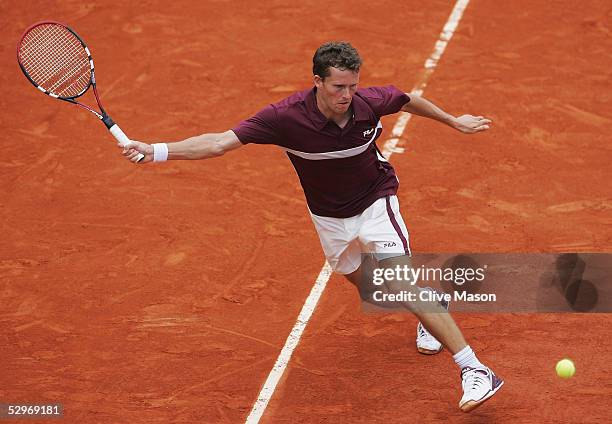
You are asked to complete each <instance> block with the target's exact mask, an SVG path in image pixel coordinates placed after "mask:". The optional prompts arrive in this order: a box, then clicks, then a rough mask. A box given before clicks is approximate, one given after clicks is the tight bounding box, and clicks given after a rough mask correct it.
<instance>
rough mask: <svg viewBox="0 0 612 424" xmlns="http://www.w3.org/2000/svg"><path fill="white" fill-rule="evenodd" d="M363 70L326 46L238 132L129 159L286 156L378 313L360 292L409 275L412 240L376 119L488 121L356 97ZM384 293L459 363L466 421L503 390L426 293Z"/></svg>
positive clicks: (342, 267) (135, 148)
mask: <svg viewBox="0 0 612 424" xmlns="http://www.w3.org/2000/svg"><path fill="white" fill-rule="evenodd" d="M360 66H361V59H360V57H359V54H358V53H357V51H356V50H355V49H354V48H353V47H352V46H351V45H350V44H348V43H345V42H331V43H326V44H323V45H322V46H321V47H319V48H318V49H317V51H316V52H315V55H314V57H313V74H314V87H313V88H311V89H308V90H304V91H301V92H298V93H295V94H293V95H291V96H289V97H287V98H286V99H284V100H282V101H280V102H278V103H275V104H271V105H269V106H267V107H265V108H264V109H262V110H261V111H259V112H258V113H257V114H255V115H254V116H252V117H251V118H249V119H247V120H245V121H242V122H241V123H240V124H239V125H238V126H236V127H235V128H233V129H232V130H229V131H226V132H223V133H214V134H213V133H210V134H202V135H199V136H195V137H191V138H188V139H186V140H183V141H179V142H175V143H155V144H152V145H150V144H146V143H142V142H138V141H132V142H131V143H130V144H129V145H128V146H127V147H126V148H124V150H123V155H124V156H125V157H127V158H128V159H129V160H131V161H132V162H136V161H137V158H136V156H137V155H138V154H139V153H142V154H144V155H145V157H144V159H143V160H142V161H141V162H140V163H147V162H161V161H165V160H168V159H173V160H174V159H206V158H211V157H216V156H221V155H223V154H224V153H226V152H228V151H230V150H234V149H237V148H239V147H241V146H242V145H244V144H247V143H256V144H275V145H277V146H279V147H281V148H282V149H284V150H285V151H286V153H287V156H288V158H289V160H290V161H291V163H292V164H293V166H294V168H295V170H296V172H297V174H298V177H299V179H300V183H301V184H302V188H303V189H304V194H305V196H306V201H307V204H308V209H309V212H310V215H311V218H312V220H313V223H314V226H315V228H316V230H317V233H318V235H319V239H320V240H321V246H322V247H323V251H324V253H325V257H326V258H327V261H328V262H329V264H330V266H331V267H332V269H333V270H334V271H335V272H338V273H340V274H344V275H345V276H346V278H347V279H348V280H349V281H350V282H351V283H353V284H354V285H355V286H356V287H357V288H358V289H359V290H360V295H361V297H362V298H363V299H364V300H366V301H369V302H371V303H374V304H376V303H377V302H375V301H374V300H373V299H372V298H371V297H369V296H370V293H367V288H366V289H365V290H364V281H366V282H368V283H369V284H370V285H371V283H372V281H373V280H372V274H371V269H370V268H371V267H372V266H374V267H377V268H379V269H380V270H393V269H397V267H405V266H408V267H410V266H411V262H410V255H411V254H410V245H409V235H408V230H407V229H406V226H405V224H404V221H403V219H402V216H401V214H400V211H399V202H398V200H397V197H396V193H397V189H398V179H397V177H396V176H395V170H394V169H393V167H392V166H391V164H390V163H389V162H387V161H386V160H385V158H384V157H383V156H382V155H381V154H380V152H379V150H378V148H377V146H376V140H377V139H378V138H379V137H380V134H381V132H382V125H381V123H380V118H381V117H382V116H385V115H389V114H393V113H396V112H399V111H400V110H401V111H404V112H409V113H412V114H415V115H420V116H424V117H427V118H431V119H435V120H437V121H439V122H442V123H444V124H447V125H449V126H451V127H452V128H455V129H457V130H459V131H461V132H463V133H467V134H472V133H477V132H480V131H485V130H487V129H488V128H489V125H490V123H491V121H490V120H489V119H486V118H484V117H482V116H472V115H462V116H459V117H454V116H452V115H449V114H448V113H446V112H444V111H443V110H441V109H440V108H439V107H437V106H435V105H434V104H432V103H431V102H429V101H428V100H426V99H424V98H422V97H420V96H418V95H414V94H406V93H404V92H402V91H400V90H398V89H397V88H395V87H394V86H386V87H370V88H359V89H358V87H357V86H358V83H359V69H360ZM364 258H365V259H364ZM372 264H374V265H372ZM389 275H390V274H389ZM378 289H380V290H381V291H382V292H383V293H385V294H390V295H393V294H397V293H401V292H411V293H414V295H415V298H416V299H417V301H415V302H404V304H403V306H404V307H406V308H407V309H409V310H410V311H411V312H413V313H414V314H415V315H416V316H417V317H418V318H419V320H420V322H419V324H418V328H417V348H418V350H419V352H421V353H426V354H433V353H438V352H440V351H441V349H442V344H443V345H444V346H446V347H447V349H448V350H449V351H450V352H451V353H452V354H453V359H454V360H455V362H456V363H457V365H458V366H459V367H460V369H461V378H462V387H463V396H462V398H461V400H460V402H459V407H460V408H461V409H462V410H463V411H465V412H468V411H471V410H473V409H474V408H476V407H477V406H479V405H481V404H482V403H483V402H484V401H486V400H487V399H489V398H490V397H491V396H493V395H494V394H495V393H496V392H497V391H498V390H499V389H500V388H501V387H502V385H503V381H502V380H501V379H500V378H499V377H497V376H496V375H495V374H494V373H493V371H491V369H489V368H488V367H486V366H485V365H483V364H482V363H481V362H480V361H479V360H478V359H477V358H476V355H475V353H474V352H473V351H472V349H471V348H470V346H469V345H468V344H467V343H466V341H465V339H464V338H463V335H462V333H461V331H460V330H459V328H458V327H457V325H456V324H455V321H454V320H453V319H452V317H451V316H450V314H448V313H447V311H446V309H445V307H444V306H443V305H441V304H439V303H435V304H428V305H427V306H426V307H425V306H424V304H423V303H421V302H419V301H418V299H419V297H418V296H416V295H418V294H419V293H420V292H421V291H422V290H426V289H427V288H425V289H421V288H419V287H418V286H416V285H414V282H412V284H408V285H406V284H405V283H404V284H402V282H401V281H399V278H394V277H393V276H389V277H387V278H386V280H385V281H384V283H383V284H382V285H381V286H380V287H378ZM380 304H381V305H382V306H384V302H381V303H380ZM440 342H442V343H440Z"/></svg>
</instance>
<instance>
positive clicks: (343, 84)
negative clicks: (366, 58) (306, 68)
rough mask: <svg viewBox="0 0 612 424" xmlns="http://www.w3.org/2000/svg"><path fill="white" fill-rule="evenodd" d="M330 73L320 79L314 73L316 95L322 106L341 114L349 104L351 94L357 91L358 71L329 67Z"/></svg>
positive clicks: (351, 98) (351, 97)
mask: <svg viewBox="0 0 612 424" xmlns="http://www.w3.org/2000/svg"><path fill="white" fill-rule="evenodd" d="M329 70H330V75H329V76H328V77H325V79H322V78H321V77H320V76H318V75H315V86H316V87H317V93H318V95H319V96H318V97H319V98H320V99H321V100H322V101H323V103H324V106H325V107H326V108H327V109H329V110H330V111H331V112H333V113H334V114H343V113H345V112H346V111H347V110H348V108H349V107H350V106H351V101H352V100H353V94H355V91H357V84H358V83H359V71H357V72H355V71H350V70H340V69H337V68H329Z"/></svg>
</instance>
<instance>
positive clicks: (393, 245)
mask: <svg viewBox="0 0 612 424" xmlns="http://www.w3.org/2000/svg"><path fill="white" fill-rule="evenodd" d="M395 246H397V243H396V242H394V241H389V242H387V243H385V244H383V248H384V247H395Z"/></svg>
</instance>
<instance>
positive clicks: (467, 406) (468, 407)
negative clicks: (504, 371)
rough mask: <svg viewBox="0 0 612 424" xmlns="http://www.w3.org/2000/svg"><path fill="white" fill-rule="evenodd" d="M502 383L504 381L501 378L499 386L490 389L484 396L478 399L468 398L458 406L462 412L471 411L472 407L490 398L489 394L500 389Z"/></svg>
mask: <svg viewBox="0 0 612 424" xmlns="http://www.w3.org/2000/svg"><path fill="white" fill-rule="evenodd" d="M503 385H504V381H503V380H502V381H501V383H500V384H499V386H497V387H496V388H495V389H493V390H491V391H490V392H489V393H487V395H486V396H485V397H483V398H482V399H480V400H479V401H475V400H468V401H467V402H465V403H464V404H463V405H459V408H461V410H462V411H463V412H470V411H473V410H474V409H476V408H478V407H479V406H480V405H482V404H483V403H485V402H486V401H487V400H489V399H490V398H491V396H493V395H494V394H495V393H497V391H498V390H499V389H501V388H502V387H503Z"/></svg>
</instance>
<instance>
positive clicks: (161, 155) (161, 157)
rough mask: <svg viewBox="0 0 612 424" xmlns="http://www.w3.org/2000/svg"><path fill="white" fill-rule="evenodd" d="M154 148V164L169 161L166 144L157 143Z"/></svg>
mask: <svg viewBox="0 0 612 424" xmlns="http://www.w3.org/2000/svg"><path fill="white" fill-rule="evenodd" d="M152 146H153V162H165V161H167V160H168V145H167V144H166V143H155V144H152Z"/></svg>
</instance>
